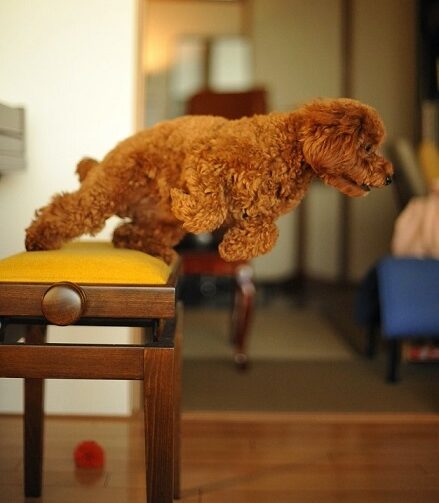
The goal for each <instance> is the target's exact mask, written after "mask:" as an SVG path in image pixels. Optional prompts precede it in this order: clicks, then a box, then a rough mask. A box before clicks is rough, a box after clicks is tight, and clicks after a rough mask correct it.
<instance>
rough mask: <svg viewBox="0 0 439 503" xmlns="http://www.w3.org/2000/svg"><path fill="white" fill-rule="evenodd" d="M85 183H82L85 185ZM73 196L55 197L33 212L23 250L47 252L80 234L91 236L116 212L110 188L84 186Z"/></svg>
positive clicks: (67, 194)
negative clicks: (33, 216)
mask: <svg viewBox="0 0 439 503" xmlns="http://www.w3.org/2000/svg"><path fill="white" fill-rule="evenodd" d="M87 181H88V178H87V180H85V182H87ZM85 182H83V184H82V185H81V188H80V189H79V190H78V191H76V192H72V193H65V194H58V195H56V196H55V197H54V198H53V199H52V201H51V202H50V203H49V204H48V205H47V206H45V207H43V208H41V209H40V210H38V211H37V212H36V218H35V219H34V221H33V222H32V223H31V225H30V226H29V227H28V228H27V229H26V242H25V244H26V249H27V250H29V251H32V250H50V249H56V248H60V247H61V246H62V244H63V243H64V242H66V241H69V240H71V239H73V238H76V237H78V236H81V235H82V234H91V235H94V234H96V233H97V232H99V231H100V230H101V229H102V228H103V226H104V225H105V221H106V220H107V218H109V217H110V216H111V215H113V214H114V213H115V202H114V199H113V194H112V192H111V190H110V187H108V186H105V185H104V184H87V183H85Z"/></svg>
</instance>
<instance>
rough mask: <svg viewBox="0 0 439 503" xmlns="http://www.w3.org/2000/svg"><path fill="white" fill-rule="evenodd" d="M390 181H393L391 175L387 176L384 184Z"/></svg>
mask: <svg viewBox="0 0 439 503" xmlns="http://www.w3.org/2000/svg"><path fill="white" fill-rule="evenodd" d="M392 182H393V177H392V176H387V177H386V181H385V182H384V185H390V184H391V183H392Z"/></svg>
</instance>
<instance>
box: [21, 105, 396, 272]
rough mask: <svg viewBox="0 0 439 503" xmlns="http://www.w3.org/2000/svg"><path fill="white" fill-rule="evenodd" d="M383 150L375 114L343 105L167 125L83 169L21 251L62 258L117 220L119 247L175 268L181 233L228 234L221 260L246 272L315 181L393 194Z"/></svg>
mask: <svg viewBox="0 0 439 503" xmlns="http://www.w3.org/2000/svg"><path fill="white" fill-rule="evenodd" d="M383 138H384V126H383V123H382V121H381V119H380V117H379V115H378V113H377V112H376V111H375V110H374V109H373V108H371V107H370V106H367V105H364V104H362V103H360V102H358V101H356V100H351V99H345V98H341V99H322V100H317V101H313V102H311V103H309V104H306V105H304V106H303V107H301V108H299V109H297V110H295V111H293V112H290V113H270V114H267V115H254V116H253V117H244V118H242V119H237V120H227V119H225V118H222V117H214V116H185V117H180V118H177V119H174V120H169V121H164V122H161V123H159V124H157V125H156V126H154V127H152V128H149V129H146V130H144V131H141V132H139V133H137V134H135V135H134V136H131V137H129V138H128V139H126V140H124V141H122V142H121V143H119V144H118V145H117V146H116V147H115V148H114V149H113V150H111V151H110V152H109V153H108V154H107V155H106V156H105V157H104V159H103V160H102V161H101V162H97V161H95V160H93V159H88V158H87V159H83V160H82V161H81V162H80V163H79V164H78V166H77V173H78V175H79V179H80V181H81V185H80V188H79V189H78V190H77V191H76V192H73V193H65V194H59V195H56V196H55V197H54V198H53V199H52V201H51V202H50V204H48V205H47V206H45V207H43V208H41V209H40V210H38V211H37V212H36V217H35V220H34V221H33V222H32V223H31V225H30V226H29V227H28V229H27V230H26V249H27V250H46V249H54V248H59V247H60V246H61V245H62V244H63V243H64V242H65V241H68V240H70V239H73V238H76V237H78V236H80V235H82V234H85V233H87V234H92V235H93V234H95V233H97V232H98V231H100V230H101V229H102V227H103V226H104V224H105V221H106V220H107V218H109V217H111V216H112V215H118V216H119V217H122V218H123V219H125V221H123V222H122V223H121V224H120V225H119V226H118V227H117V228H116V229H115V231H114V235H113V242H114V244H115V246H117V247H123V248H133V249H137V250H142V251H145V252H147V253H150V254H152V255H155V256H158V257H160V258H162V259H164V260H165V261H166V262H168V263H169V262H170V261H171V260H173V258H174V256H175V251H174V250H173V247H174V246H175V245H177V244H178V243H179V241H180V240H181V239H182V238H183V236H184V235H185V233H187V232H191V233H202V232H211V231H213V230H215V229H218V228H220V227H221V228H223V229H224V231H225V232H224V235H223V239H222V242H221V243H220V245H219V253H220V255H221V256H222V257H223V258H224V259H225V260H227V261H236V260H247V259H250V258H252V257H256V256H258V255H260V254H263V253H266V252H268V251H269V250H270V249H271V248H272V247H273V246H274V244H275V242H276V239H277V235H278V229H277V227H276V223H275V221H276V219H277V218H278V217H279V216H280V215H283V214H284V213H286V212H288V211H290V210H292V209H293V208H295V207H296V206H297V205H298V204H299V202H300V201H301V199H302V198H303V197H304V195H305V193H306V191H307V189H308V187H309V185H310V182H311V181H312V180H313V179H314V178H319V179H320V180H322V181H323V182H324V183H326V184H328V185H331V186H333V187H335V188H336V189H338V190H339V191H341V192H342V193H344V194H346V195H348V196H351V197H358V196H364V195H366V194H367V193H368V192H369V191H370V189H371V188H375V187H382V186H384V185H388V184H389V183H390V182H391V180H392V175H393V168H392V165H391V164H390V163H389V162H388V161H387V160H385V159H384V158H383V157H382V156H381V155H380V154H379V153H378V147H379V145H380V144H381V143H382V141H383Z"/></svg>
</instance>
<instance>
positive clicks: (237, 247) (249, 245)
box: [218, 217, 279, 262]
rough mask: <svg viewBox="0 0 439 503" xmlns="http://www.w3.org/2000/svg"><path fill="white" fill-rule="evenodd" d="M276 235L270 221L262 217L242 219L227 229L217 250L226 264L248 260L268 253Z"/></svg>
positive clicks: (275, 227)
mask: <svg viewBox="0 0 439 503" xmlns="http://www.w3.org/2000/svg"><path fill="white" fill-rule="evenodd" d="M278 234H279V231H278V228H277V226H276V224H275V223H274V221H272V220H267V218H263V217H253V218H247V219H243V220H240V221H239V222H236V223H235V225H233V226H232V227H230V228H229V229H228V231H227V232H226V233H225V235H224V238H223V240H222V242H221V243H220V245H219V247H218V250H219V253H220V255H221V257H222V258H223V259H224V260H227V261H228V262H234V261H237V260H249V259H251V258H253V257H257V256H259V255H263V254H264V253H267V252H268V251H270V250H271V249H272V248H273V246H274V244H275V243H276V240H277V237H278Z"/></svg>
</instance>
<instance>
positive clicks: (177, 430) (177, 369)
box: [174, 305, 183, 499]
mask: <svg viewBox="0 0 439 503" xmlns="http://www.w3.org/2000/svg"><path fill="white" fill-rule="evenodd" d="M178 313H179V316H178V321H177V327H176V332H175V350H174V499H180V497H181V481H180V473H181V444H180V438H181V342H182V323H183V319H182V306H181V305H179V306H178Z"/></svg>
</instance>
